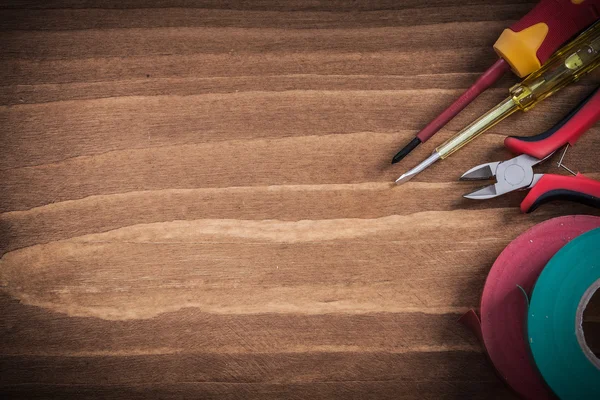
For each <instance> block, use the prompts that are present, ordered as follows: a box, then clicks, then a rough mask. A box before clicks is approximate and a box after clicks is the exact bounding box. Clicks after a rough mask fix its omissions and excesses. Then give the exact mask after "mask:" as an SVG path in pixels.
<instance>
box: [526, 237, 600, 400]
mask: <svg viewBox="0 0 600 400" xmlns="http://www.w3.org/2000/svg"><path fill="white" fill-rule="evenodd" d="M599 287H600V229H594V230H593V231H590V232H587V233H584V234H583V235H581V236H579V237H578V238H576V239H574V240H573V241H571V242H570V243H569V244H567V245H566V246H565V247H563V248H562V249H561V250H560V251H559V252H558V253H557V254H556V255H555V256H554V257H552V259H551V260H550V262H549V263H548V265H547V266H546V268H544V270H543V271H542V273H541V275H540V277H539V278H538V280H537V282H536V284H535V287H534V289H533V294H532V295H531V303H530V305H529V313H528V316H527V331H528V336H529V347H530V349H531V353H532V355H533V359H534V361H535V364H536V366H537V368H538V370H539V371H540V373H541V374H542V376H543V377H544V380H545V381H546V383H547V384H548V385H549V386H550V388H551V389H552V391H553V392H554V393H555V394H556V395H557V396H558V397H559V398H561V399H564V400H567V399H596V400H597V399H600V359H598V358H597V357H596V356H595V355H594V353H593V352H592V351H591V350H590V348H589V347H588V346H587V344H586V342H585V338H584V335H583V329H582V326H581V324H582V320H583V311H584V310H585V307H586V306H587V304H588V302H589V300H590V298H591V297H592V295H593V294H594V293H595V292H596V290H598V288H599Z"/></svg>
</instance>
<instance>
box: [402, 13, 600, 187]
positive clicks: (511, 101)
mask: <svg viewBox="0 0 600 400" xmlns="http://www.w3.org/2000/svg"><path fill="white" fill-rule="evenodd" d="M599 65H600V21H597V22H596V23H594V25H592V26H591V27H590V28H588V29H587V30H586V31H585V32H583V33H582V34H580V35H579V36H577V37H576V38H575V39H574V40H573V41H572V42H570V43H569V44H567V45H566V46H564V47H563V48H561V49H560V50H558V51H557V52H556V53H555V54H554V55H553V56H552V57H551V58H550V59H549V60H548V61H547V62H546V64H544V65H543V66H542V68H540V69H539V70H538V71H537V72H534V73H533V74H531V75H529V76H528V77H527V78H525V79H524V80H523V81H522V82H521V83H517V84H516V85H514V86H513V87H512V88H510V89H509V92H510V93H509V96H508V97H507V98H506V99H505V100H504V101H502V102H501V103H499V104H498V105H497V106H496V107H494V108H492V109H491V110H490V111H488V112H487V113H485V114H484V115H483V116H481V117H479V118H478V119H476V120H475V121H474V122H473V123H471V124H470V125H469V126H467V127H466V128H464V129H463V130H462V131H460V132H458V133H457V134H456V135H455V136H454V137H452V138H450V139H449V140H448V141H446V142H445V143H444V144H442V145H441V146H439V147H438V148H437V149H435V151H434V152H433V154H432V155H431V156H430V157H429V158H427V159H426V160H425V161H423V162H422V163H420V164H419V165H417V166H416V167H415V168H413V169H411V170H410V171H408V172H407V173H405V174H404V175H402V176H400V178H398V179H397V180H396V183H397V184H402V183H404V182H407V181H409V180H410V179H411V178H413V177H414V176H415V175H417V174H418V173H420V172H421V171H423V170H424V169H425V168H427V167H429V166H430V165H431V164H433V163H434V162H436V161H437V160H439V159H440V158H441V159H444V158H446V157H448V156H450V155H451V154H453V153H454V152H456V151H457V150H459V149H460V148H462V147H463V146H465V145H466V144H467V143H469V142H471V141H472V140H473V139H475V138H476V137H478V136H479V135H481V134H482V133H483V132H485V131H486V130H488V129H489V128H491V127H492V126H494V125H496V124H497V123H498V122H500V121H502V120H503V119H504V118H506V117H508V116H509V115H511V114H512V113H514V112H515V111H517V110H522V111H528V110H530V109H531V108H533V107H534V106H535V105H536V104H537V103H539V102H540V101H542V100H544V99H545V98H546V97H548V96H551V95H552V94H554V93H556V92H557V91H558V90H560V89H562V88H563V87H565V86H567V85H568V84H569V83H572V82H575V81H577V80H579V78H580V77H581V76H583V75H585V74H587V73H589V72H591V71H592V70H594V68H596V67H598V66H599Z"/></svg>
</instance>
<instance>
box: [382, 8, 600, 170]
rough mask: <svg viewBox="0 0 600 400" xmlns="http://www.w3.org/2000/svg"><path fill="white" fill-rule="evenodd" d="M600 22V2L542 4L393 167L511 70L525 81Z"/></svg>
mask: <svg viewBox="0 0 600 400" xmlns="http://www.w3.org/2000/svg"><path fill="white" fill-rule="evenodd" d="M599 18H600V0H541V1H540V2H539V3H538V4H537V5H536V6H535V7H534V8H533V9H532V10H531V11H530V12H529V13H527V14H526V15H525V16H524V17H523V18H522V19H521V20H519V21H518V22H516V23H514V24H513V25H512V26H511V27H510V28H508V29H505V30H504V31H503V32H502V34H501V35H500V37H499V38H498V40H497V41H496V43H495V44H494V50H496V53H497V54H498V55H499V56H500V59H499V60H498V61H496V62H495V63H494V65H492V66H491V67H490V68H488V70H487V71H485V72H484V73H483V75H482V76H481V77H480V78H479V79H477V81H476V82H475V83H474V84H473V86H471V87H470V88H469V89H467V91H465V92H464V93H463V94H462V95H461V96H460V97H459V98H458V99H456V101H455V102H454V103H452V104H451V105H450V106H449V107H448V108H447V109H445V110H444V111H443V112H442V113H441V114H440V115H438V116H437V117H436V118H435V119H434V120H433V121H431V122H430V123H429V124H428V125H427V126H426V127H425V128H423V129H422V130H421V131H420V132H419V133H417V136H416V137H415V138H414V139H413V140H412V141H411V142H410V143H408V144H407V145H406V146H405V147H404V148H403V149H402V150H400V151H399V152H398V153H397V154H396V155H395V156H394V158H393V159H392V164H395V163H397V162H398V161H400V160H402V159H403V158H404V157H406V155H408V153H410V152H411V151H412V150H414V149H415V148H416V147H417V146H418V145H419V144H421V143H423V142H425V141H427V140H428V139H429V138H430V137H432V136H433V135H435V134H436V132H438V131H439V130H440V129H441V128H442V127H443V126H444V125H446V124H447V123H448V122H449V121H450V120H451V119H452V118H454V117H455V116H456V115H457V114H458V113H459V112H461V111H462V110H463V109H464V108H465V107H466V106H467V105H468V104H469V103H470V102H472V101H473V100H474V99H475V98H476V97H477V96H479V95H480V94H481V93H483V92H484V91H485V90H486V89H487V88H489V87H490V86H491V85H492V84H493V83H494V82H496V81H497V80H498V79H500V78H501V77H502V76H503V75H504V74H505V73H506V72H507V71H508V70H509V69H512V71H513V72H514V73H515V74H516V75H518V76H519V77H521V78H523V77H525V76H527V75H529V74H530V73H532V72H534V71H536V70H538V69H539V68H540V67H541V66H542V64H543V63H544V62H546V60H547V59H548V58H549V57H550V56H551V55H552V53H554V51H555V50H557V49H558V48H559V47H560V46H562V45H563V44H564V43H566V42H567V41H568V40H569V39H571V38H572V37H573V36H575V35H576V34H577V33H579V32H580V31H582V30H584V29H585V28H587V27H588V26H590V25H591V24H592V23H594V22H595V21H596V20H598V19H599Z"/></svg>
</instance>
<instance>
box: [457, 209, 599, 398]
mask: <svg viewBox="0 0 600 400" xmlns="http://www.w3.org/2000/svg"><path fill="white" fill-rule="evenodd" d="M598 227H600V218H599V217H594V216H589V215H574V216H565V217H559V218H553V219H550V220H548V221H545V222H542V223H540V224H538V225H536V226H534V227H532V228H531V229H529V230H527V231H526V232H524V233H523V234H521V235H520V236H519V237H517V238H516V239H515V240H513V241H512V242H511V243H510V244H509V245H508V246H507V247H506V248H505V249H504V251H502V253H501V254H500V256H499V257H498V258H497V259H496V261H495V262H494V265H493V266H492V268H491V270H490V272H489V274H488V277H487V279H486V282H485V286H484V289H483V294H482V296H481V308H480V315H481V321H480V320H479V319H478V317H477V315H476V313H475V312H474V311H470V312H469V313H467V314H465V315H464V316H463V317H462V318H461V322H463V323H464V324H465V325H467V326H469V327H470V328H471V329H472V330H473V331H474V333H475V334H476V335H477V336H478V337H479V338H480V340H481V342H482V343H483V346H484V347H485V349H486V352H487V353H488V356H489V358H490V360H491V361H492V363H493V364H494V367H495V368H496V371H497V372H498V374H499V375H500V376H501V377H502V378H503V379H504V380H505V381H506V383H507V384H508V385H509V386H510V387H511V388H512V389H513V390H514V391H515V392H517V393H518V394H519V395H520V396H521V397H523V398H525V399H530V400H532V399H536V400H537V399H553V398H554V396H553V395H552V393H551V391H550V390H549V389H548V387H547V386H546V384H545V383H544V381H543V380H542V378H541V376H540V374H539V372H538V371H537V369H536V367H535V365H533V363H532V360H531V354H530V351H529V348H528V346H527V341H526V338H527V330H526V326H525V322H526V319H527V299H526V298H525V296H524V295H523V292H522V291H521V289H519V287H521V288H523V290H524V291H525V292H526V293H527V294H530V293H531V291H532V290H533V285H534V284H535V282H536V280H537V278H538V276H539V275H540V273H541V272H542V270H543V269H544V267H545V266H546V264H547V263H548V261H550V259H551V258H552V257H553V256H554V255H555V254H556V253H557V252H558V251H559V250H560V249H561V248H562V247H563V246H564V245H565V244H566V243H568V242H569V241H571V240H572V239H574V238H576V237H578V236H579V235H581V234H583V233H585V232H588V231H590V230H592V229H594V228H598Z"/></svg>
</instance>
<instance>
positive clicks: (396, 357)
mask: <svg viewBox="0 0 600 400" xmlns="http://www.w3.org/2000/svg"><path fill="white" fill-rule="evenodd" d="M533 4H534V1H531V0H528V1H527V0H526V1H521V0H511V1H510V3H507V2H506V1H505V0H468V1H458V0H455V1H452V0H433V1H421V0H409V1H400V0H356V1H349V0H348V1H345V0H333V1H325V0H290V1H279V0H256V1H233V0H222V1H217V0H204V1H189V0H169V1H168V0H163V1H159V0H155V1H150V0H149V1H142V0H118V1H117V0H114V1H113V0H109V1H91V0H89V1H88V0H50V1H9V0H0V86H1V89H0V104H1V105H0V145H1V146H2V147H1V151H0V254H1V255H2V258H1V260H0V284H1V288H0V315H1V320H0V392H1V393H3V394H4V395H9V396H11V397H13V398H49V397H58V398H67V397H75V396H76V397H77V398H80V399H84V398H96V397H110V398H123V399H130V398H144V399H146V398H161V399H165V398H173V399H175V398H177V399H179V398H229V399H276V398H311V399H332V398H340V399H368V398H371V399H455V398H456V399H458V398H461V399H462V398H482V399H483V398H485V399H490V398H496V399H504V398H512V396H513V395H512V394H511V393H510V392H509V391H508V390H507V389H505V387H504V386H503V384H502V383H501V382H500V380H499V379H498V378H497V377H496V376H495V374H494V372H493V370H492V368H491V367H490V366H489V364H488V363H487V361H486V359H485V357H484V355H483V353H482V351H481V349H480V346H479V345H478V343H477V342H476V340H475V339H474V338H473V337H472V335H471V334H470V333H469V332H468V331H467V330H466V329H465V328H464V327H462V326H461V325H459V324H458V323H457V322H456V320H457V318H458V317H459V316H460V315H461V314H462V313H463V312H465V311H466V310H468V309H469V308H471V307H476V306H477V305H478V300H479V296H480V293H481V289H482V287H483V283H484V280H485V277H486V274H487V271H488V270H489V268H490V266H491V264H492V263H493V261H494V259H495V257H496V256H497V255H498V254H499V253H500V252H501V250H502V249H503V247H504V246H506V245H507V243H509V242H510V241H511V240H512V239H513V238H515V237H516V236H517V235H518V234H520V233H521V232H523V231H524V230H525V229H527V228H528V227H531V226H532V225H534V224H535V223H538V222H541V221H544V220H546V219H548V218H550V217H553V216H558V215H564V214H574V213H588V214H589V213H596V214H597V215H600V214H599V213H598V211H596V210H593V209H591V208H588V207H585V206H580V205H572V204H566V203H558V204H552V205H546V206H544V207H543V208H542V209H540V210H539V211H537V212H535V213H534V214H532V215H521V214H520V213H519V210H518V205H519V202H520V201H521V199H522V198H523V194H522V193H516V194H512V195H509V196H505V197H503V198H498V199H495V200H490V201H485V202H474V201H468V200H465V199H463V198H462V197H461V195H462V194H463V193H465V192H469V191H471V190H473V189H474V188H475V187H476V186H479V184H472V183H464V182H462V183H461V182H457V178H458V177H459V176H460V174H461V173H462V172H463V171H464V170H466V169H468V168H470V167H472V166H474V165H476V164H478V163H482V162H486V161H492V160H501V159H505V158H508V157H509V156H510V154H509V153H508V152H507V151H506V150H505V149H503V147H502V141H503V139H504V137H505V136H506V135H509V134H523V135H531V134H535V133H538V132H541V131H542V130H544V129H546V128H548V127H550V126H551V125H552V124H553V123H554V122H556V121H557V120H558V119H559V117H560V116H561V115H562V114H563V113H565V112H566V111H567V110H568V109H569V108H570V107H572V106H573V105H574V104H576V103H577V101H578V100H579V99H580V98H581V97H582V96H583V95H584V94H585V93H588V92H590V91H591V90H592V89H593V88H594V87H595V86H596V85H597V84H598V83H599V82H600V75H599V74H594V75H593V76H589V77H587V78H586V79H584V80H583V81H582V82H580V83H578V84H577V85H576V86H573V87H569V88H567V89H565V90H564V91H563V92H561V93H559V94H557V95H556V96H555V97H553V98H552V99H549V100H547V101H546V102H545V103H544V104H542V105H540V106H539V107H538V108H537V109H535V110H533V111H531V112H529V113H527V114H523V113H521V114H519V115H514V116H512V117H510V120H507V121H504V122H503V123H502V124H500V125H499V126H497V127H496V128H495V129H493V130H492V131H491V132H490V133H489V134H487V135H485V136H484V137H482V138H480V139H479V140H477V141H476V142H474V143H473V144H472V145H470V146H469V147H468V148H467V149H466V150H463V151H461V152H459V153H457V154H456V155H455V156H453V157H451V158H450V159H448V160H446V161H444V162H440V163H438V164H436V165H435V166H434V167H432V168H430V169H429V170H427V171H426V172H425V173H423V174H421V175H419V176H418V177H417V178H416V179H414V180H413V181H412V182H410V183H408V184H406V185H404V186H401V187H394V185H393V184H392V182H393V180H394V179H395V178H396V177H398V176H399V175H400V174H401V173H403V172H404V171H405V170H406V169H408V168H410V167H412V166H413V165H414V164H416V163H417V162H419V161H420V160H422V159H423V158H424V157H426V156H427V155H429V153H430V152H431V151H432V149H433V148H434V147H435V146H436V145H438V144H439V143H440V142H442V141H443V140H444V139H445V138H447V137H448V136H449V135H451V134H453V133H454V132H456V131H457V130H459V129H460V128H461V127H463V126H464V125H466V124H467V123H468V122H470V120H472V119H473V118H475V117H476V116H478V115H479V114H480V113H482V112H484V111H485V110H486V109H488V108H489V107H491V106H492V105H494V104H495V103H496V102H498V101H499V100H501V99H502V98H503V97H504V96H505V95H506V93H507V91H506V88H507V87H509V86H510V85H511V84H512V83H514V82H515V81H516V79H515V78H514V77H507V78H506V79H504V80H503V81H501V82H499V83H498V85H497V86H496V87H495V88H494V89H491V90H489V91H488V92H487V93H485V94H484V95H483V96H481V98H479V99H478V100H477V101H476V102H475V103H474V104H472V105H471V106H470V107H469V108H468V109H467V110H465V111H464V112H463V113H462V114H461V115H460V116H459V117H458V118H456V119H455V120H454V121H453V122H452V123H450V124H449V125H448V126H447V127H446V129H444V130H443V131H442V132H441V133H440V134H439V135H438V136H436V137H435V138H434V139H432V140H431V141H430V142H428V143H427V144H426V145H424V146H422V147H421V148H419V149H418V150H417V151H415V152H413V154H411V156H410V157H409V158H407V159H406V160H405V161H403V162H402V163H400V164H397V165H395V166H391V165H389V161H390V159H391V157H392V155H393V154H394V153H395V152H396V150H398V148H399V146H401V145H403V144H404V143H405V142H406V141H407V140H409V139H410V138H412V137H413V135H414V134H415V133H416V131H418V129H419V128H422V127H423V126H424V125H425V124H426V123H427V122H428V121H429V120H430V119H431V118H432V117H434V116H435V115H436V114H437V113H438V112H439V111H441V110H442V109H443V108H444V107H445V106H446V105H448V104H449V103H450V102H451V100H452V99H454V98H455V97H456V96H457V95H458V94H459V93H460V92H461V91H462V90H463V89H464V88H466V87H468V85H469V84H471V83H472V82H473V81H474V80H475V79H476V77H477V76H478V74H479V73H481V72H482V71H483V70H485V68H486V67H487V66H489V65H490V64H491V63H492V62H493V61H494V59H495V55H494V53H493V50H492V48H491V46H492V44H493V43H494V41H495V39H496V38H497V37H498V35H499V34H500V32H501V31H502V30H503V29H504V28H505V27H507V26H508V25H509V24H510V23H511V22H513V21H515V20H516V19H518V18H519V17H520V16H522V15H524V14H525V13H526V12H527V11H528V10H529V9H531V8H532V7H533ZM599 133H600V128H599V127H598V126H596V127H595V128H593V129H592V130H591V132H589V133H588V134H587V135H585V136H584V137H583V138H582V139H581V141H580V142H579V143H578V145H577V146H576V147H575V148H573V149H572V150H571V151H570V152H569V155H568V156H567V164H568V165H569V166H570V167H571V168H573V169H578V170H580V171H582V172H585V173H586V174H589V175H590V176H592V177H595V178H600V165H599V164H598V156H597V155H598V153H600V140H598V134H599ZM549 168H552V165H551V163H548V164H547V165H546V166H545V167H543V168H541V170H544V169H549ZM590 321H591V322H590V326H594V324H593V322H594V321H596V322H597V321H599V320H598V319H597V318H596V319H593V318H592V320H590ZM596 325H600V324H596ZM599 337H600V336H599Z"/></svg>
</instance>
